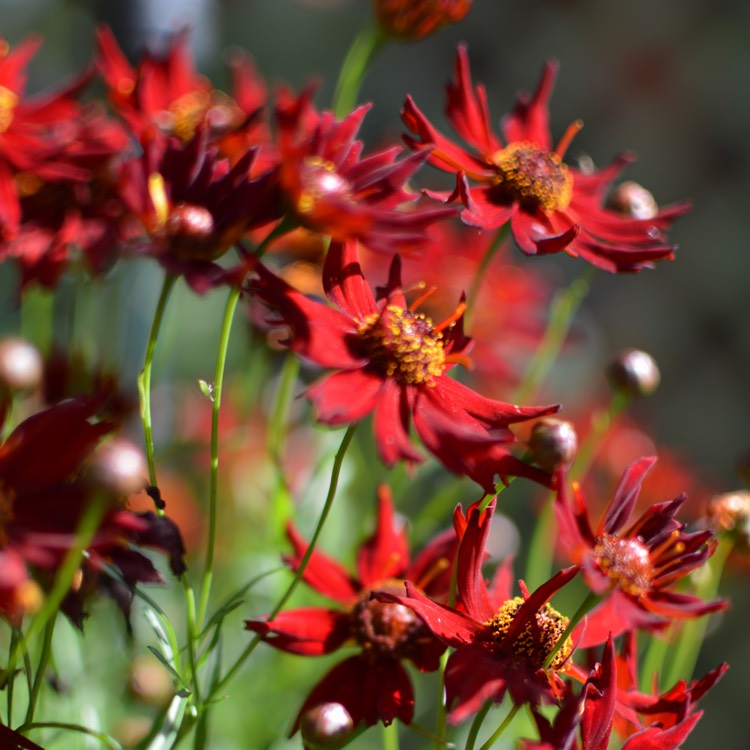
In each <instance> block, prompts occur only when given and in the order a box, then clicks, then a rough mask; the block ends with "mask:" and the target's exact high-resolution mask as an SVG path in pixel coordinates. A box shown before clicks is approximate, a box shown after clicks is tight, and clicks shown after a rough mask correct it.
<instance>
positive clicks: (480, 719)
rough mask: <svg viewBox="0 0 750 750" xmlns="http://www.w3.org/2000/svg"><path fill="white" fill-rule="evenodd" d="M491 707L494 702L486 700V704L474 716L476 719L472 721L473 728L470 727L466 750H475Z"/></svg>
mask: <svg viewBox="0 0 750 750" xmlns="http://www.w3.org/2000/svg"><path fill="white" fill-rule="evenodd" d="M490 708H492V703H491V702H490V701H485V704H484V705H483V706H482V708H481V709H480V710H479V711H478V712H477V715H476V716H475V717H474V721H472V722H471V729H469V734H468V735H467V736H466V750H474V745H476V742H477V737H478V736H479V730H480V729H481V728H482V724H484V720H485V717H486V716H487V714H488V713H489V711H490Z"/></svg>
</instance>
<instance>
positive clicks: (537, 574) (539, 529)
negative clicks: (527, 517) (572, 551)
mask: <svg viewBox="0 0 750 750" xmlns="http://www.w3.org/2000/svg"><path fill="white" fill-rule="evenodd" d="M554 528H555V496H554V494H548V495H547V496H546V497H545V500H544V505H543V506H542V510H541V512H540V513H539V516H538V517H537V522H536V524H535V526H534V533H533V534H532V537H531V542H530V544H529V554H528V557H527V559H526V575H525V577H524V580H525V581H526V583H527V584H528V585H529V586H530V587H531V589H535V588H536V587H537V586H540V585H541V584H542V583H544V581H547V580H549V577H550V575H551V573H552V562H553V559H554V553H555V545H554V543H553V532H554Z"/></svg>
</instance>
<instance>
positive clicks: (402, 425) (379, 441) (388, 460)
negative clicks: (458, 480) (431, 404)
mask: <svg viewBox="0 0 750 750" xmlns="http://www.w3.org/2000/svg"><path fill="white" fill-rule="evenodd" d="M408 424H409V409H408V404H407V403H406V394H405V392H404V389H403V388H402V387H401V386H399V385H398V383H396V382H395V381H394V380H392V379H386V380H385V381H384V383H383V387H382V388H381V390H380V392H379V394H378V400H377V404H376V406H375V416H374V418H373V428H374V430H375V443H376V445H377V448H378V453H379V454H380V457H381V459H382V460H383V463H384V464H385V465H386V466H388V467H389V468H390V467H393V466H395V465H396V464H397V463H398V462H399V461H401V460H404V461H406V462H407V463H410V464H415V463H420V462H421V461H422V460H423V459H422V455H421V454H420V453H419V451H418V450H417V449H416V448H415V447H414V446H413V445H412V442H411V440H410V439H409V433H408V432H407V429H408Z"/></svg>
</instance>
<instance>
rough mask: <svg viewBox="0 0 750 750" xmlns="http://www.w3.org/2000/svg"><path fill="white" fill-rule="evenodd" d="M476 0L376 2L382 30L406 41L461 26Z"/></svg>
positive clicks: (376, 0)
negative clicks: (456, 24) (453, 25)
mask: <svg viewBox="0 0 750 750" xmlns="http://www.w3.org/2000/svg"><path fill="white" fill-rule="evenodd" d="M472 1H473V0H375V13H376V14H377V17H378V22H379V23H380V26H381V27H382V29H383V30H384V31H385V32H386V33H388V34H391V35H392V36H398V37H402V38H404V39H422V38H424V37H426V36H429V35H430V34H432V33H433V32H434V31H437V30H438V29H440V28H442V27H443V26H447V25H448V24H451V23H458V22H459V21H460V20H461V19H462V18H463V17H464V16H465V15H466V14H467V13H468V12H469V11H470V10H471V4H472Z"/></svg>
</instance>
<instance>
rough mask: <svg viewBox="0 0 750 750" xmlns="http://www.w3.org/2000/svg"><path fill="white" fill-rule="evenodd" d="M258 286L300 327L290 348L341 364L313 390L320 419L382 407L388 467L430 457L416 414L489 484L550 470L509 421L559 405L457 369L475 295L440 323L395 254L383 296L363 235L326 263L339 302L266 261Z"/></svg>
mask: <svg viewBox="0 0 750 750" xmlns="http://www.w3.org/2000/svg"><path fill="white" fill-rule="evenodd" d="M255 270H256V273H257V275H258V278H257V280H255V281H253V282H251V285H250V290H251V291H252V292H253V293H254V294H256V295H257V296H258V297H259V298H260V299H262V300H263V301H264V302H266V303H267V304H268V305H270V306H271V307H273V308H274V309H276V310H278V311H279V313H280V314H281V317H282V319H283V322H284V323H286V324H287V325H288V326H289V327H290V328H291V335H290V338H289V341H288V345H289V347H290V348H291V349H292V350H294V351H295V352H297V353H298V354H300V355H301V356H303V357H306V358H308V359H310V360H312V361H313V362H315V363H316V364H319V365H321V366H323V367H329V368H333V369H336V370H338V372H336V373H334V374H333V375H330V376H328V377H326V378H324V379H323V380H321V381H319V382H318V383H316V384H314V385H313V386H312V387H311V388H310V389H309V390H308V392H307V395H308V398H310V400H311V401H312V402H313V404H314V405H315V407H316V409H317V416H318V421H320V422H323V423H324V424H328V425H342V424H351V423H353V422H358V421H359V420H360V419H362V418H363V417H365V416H367V415H368V414H370V413H372V414H373V419H374V428H375V439H376V442H377V447H378V451H379V453H380V456H381V458H382V459H383V461H384V462H385V464H386V465H387V466H389V467H390V466H393V465H394V464H396V463H397V462H398V461H400V460H405V461H407V462H409V463H416V462H419V461H421V460H422V457H421V455H420V454H419V453H418V452H417V451H416V449H415V448H414V446H413V445H412V442H411V440H410V439H409V426H410V424H411V423H412V422H413V423H414V427H415V429H416V431H417V433H418V434H419V437H420V438H421V440H422V442H423V443H424V445H425V446H426V447H427V448H428V450H429V451H430V452H432V453H433V454H434V455H435V456H437V458H438V459H439V460H440V461H441V462H442V463H443V464H444V465H445V466H446V467H447V468H448V469H449V470H451V471H453V472H455V473H457V474H464V475H466V476H468V477H471V478H472V479H474V481H476V482H478V483H479V484H481V485H482V487H484V488H485V489H486V490H487V492H491V491H492V490H493V488H494V485H495V481H496V479H495V478H496V476H497V475H499V476H500V477H501V478H503V477H506V476H507V475H510V474H512V475H516V476H526V477H529V478H532V479H535V480H537V481H540V482H543V483H547V482H549V477H548V476H547V475H546V474H545V473H544V472H542V471H540V470H539V469H535V468H533V467H530V466H528V465H527V464H525V463H524V462H522V461H520V460H518V459H517V458H515V457H514V456H512V455H511V454H510V453H508V452H507V451H506V449H505V447H504V446H505V445H506V444H508V443H511V442H513V441H514V439H515V438H514V436H513V433H512V432H511V431H510V429H509V425H510V424H513V423H515V422H523V421H525V420H528V419H533V418H535V417H539V416H542V415H544V414H550V413H552V412H554V411H557V408H558V407H556V406H545V407H520V406H513V405H511V404H505V403H502V402H499V401H492V400H490V399H487V398H484V397H482V396H480V395H479V394H477V393H475V392H474V391H472V390H470V389H469V388H467V387H466V386H464V385H462V384H461V383H459V382H458V381H456V380H454V379H452V378H451V377H449V376H448V374H447V373H448V370H449V369H450V368H451V367H452V366H453V365H454V364H456V363H458V362H463V361H466V351H467V348H468V346H469V339H468V338H467V337H466V336H464V333H463V328H462V325H461V317H462V315H463V312H464V309H465V304H464V302H463V301H462V302H461V303H459V305H458V307H457V308H456V310H455V312H454V313H453V315H451V316H449V317H448V318H446V319H445V320H444V321H442V322H441V323H438V324H434V323H433V322H432V321H431V320H430V319H429V318H427V317H426V316H424V315H422V314H419V313H417V312H416V307H417V304H418V303H419V299H418V300H417V302H415V303H412V305H411V306H408V305H407V303H406V298H405V296H404V292H403V290H402V288H401V279H400V262H399V258H398V256H395V258H394V260H393V263H392V266H391V272H390V275H389V278H388V283H387V285H386V286H385V288H383V289H378V293H377V296H374V295H373V293H372V291H371V290H370V288H369V286H368V285H367V283H366V281H365V279H364V276H363V275H362V271H361V268H360V265H359V260H358V256H357V247H356V243H354V242H348V243H344V244H342V243H333V244H332V245H331V249H330V251H329V253H328V256H327V258H326V262H325V266H324V269H323V284H324V287H325V289H326V294H327V295H328V298H329V299H330V300H331V301H332V302H333V303H334V304H335V305H336V306H337V307H338V308H339V309H332V308H331V307H329V306H327V305H324V304H322V303H320V302H315V301H313V300H310V299H308V298H307V297H305V296H304V295H302V294H300V293H299V292H296V291H295V290H294V289H292V288H291V287H290V286H289V285H288V284H286V283H285V282H284V281H282V280H281V279H279V278H278V277H276V276H275V275H274V274H272V273H271V272H270V271H268V270H267V269H266V268H264V267H263V266H262V265H260V264H256V268H255Z"/></svg>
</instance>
